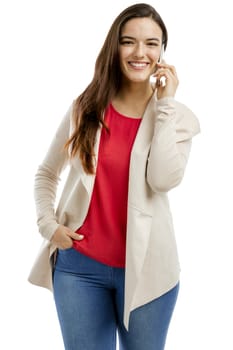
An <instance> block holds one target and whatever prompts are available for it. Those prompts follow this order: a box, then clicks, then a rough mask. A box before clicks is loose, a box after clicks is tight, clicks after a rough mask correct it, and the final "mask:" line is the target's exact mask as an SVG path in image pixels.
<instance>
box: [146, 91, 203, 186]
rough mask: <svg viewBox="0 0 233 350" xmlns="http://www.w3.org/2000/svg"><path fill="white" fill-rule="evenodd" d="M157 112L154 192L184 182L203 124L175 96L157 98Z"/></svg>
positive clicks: (151, 173)
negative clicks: (189, 160)
mask: <svg viewBox="0 0 233 350" xmlns="http://www.w3.org/2000/svg"><path fill="white" fill-rule="evenodd" d="M156 114H157V116H156V121H155V125H154V134H153V138H152V143H151V148H150V153H149V158H148V163H147V181H148V184H149V186H150V187H151V189H152V190H153V191H154V192H167V191H169V190H170V189H172V188H174V187H175V186H177V185H179V183H180V182H181V180H182V178H183V175H184V171H185V167H186V164H187V161H188V157H189V153H190V149H191V142H192V137H193V136H194V135H196V134H198V133H199V132H200V126H199V121H198V119H197V118H196V116H195V115H194V114H193V112H192V111H191V110H190V109H188V108H187V107H186V106H185V105H183V104H181V103H179V102H177V101H175V100H174V99H173V98H171V97H166V98H163V99H161V100H159V101H158V102H157V110H156Z"/></svg>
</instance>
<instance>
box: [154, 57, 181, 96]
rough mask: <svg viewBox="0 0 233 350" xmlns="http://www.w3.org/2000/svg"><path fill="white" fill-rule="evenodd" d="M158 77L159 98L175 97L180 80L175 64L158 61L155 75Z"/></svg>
mask: <svg viewBox="0 0 233 350" xmlns="http://www.w3.org/2000/svg"><path fill="white" fill-rule="evenodd" d="M153 76H154V77H155V78H156V88H157V98H158V100H160V99H161V98H163V97H174V96H175V93H176V89H177V87H178V84H179V80H178V77H177V74H176V69H175V67H174V66H171V65H168V64H166V63H164V62H162V63H157V70H156V72H155V74H154V75H153Z"/></svg>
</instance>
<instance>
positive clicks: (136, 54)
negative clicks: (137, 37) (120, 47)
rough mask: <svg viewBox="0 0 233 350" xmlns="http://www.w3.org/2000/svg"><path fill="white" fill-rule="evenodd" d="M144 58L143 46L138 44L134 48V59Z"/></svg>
mask: <svg viewBox="0 0 233 350" xmlns="http://www.w3.org/2000/svg"><path fill="white" fill-rule="evenodd" d="M144 56H145V52H144V46H143V44H141V43H139V44H137V45H136V47H135V51H134V57H135V58H143V57H144Z"/></svg>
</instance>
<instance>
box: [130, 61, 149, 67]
mask: <svg viewBox="0 0 233 350" xmlns="http://www.w3.org/2000/svg"><path fill="white" fill-rule="evenodd" d="M130 64H131V65H132V66H134V67H146V63H134V62H130Z"/></svg>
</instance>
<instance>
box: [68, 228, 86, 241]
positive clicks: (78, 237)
mask: <svg viewBox="0 0 233 350" xmlns="http://www.w3.org/2000/svg"><path fill="white" fill-rule="evenodd" d="M67 234H68V236H69V237H70V238H72V239H74V240H75V241H81V240H82V239H83V238H84V236H83V235H80V234H79V233H76V232H73V231H71V230H70V231H69V232H68V233H67Z"/></svg>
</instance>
